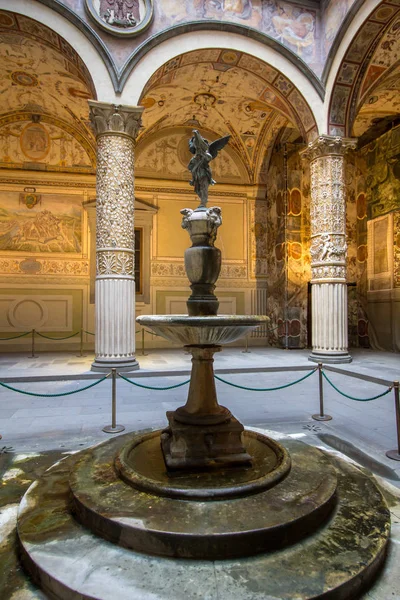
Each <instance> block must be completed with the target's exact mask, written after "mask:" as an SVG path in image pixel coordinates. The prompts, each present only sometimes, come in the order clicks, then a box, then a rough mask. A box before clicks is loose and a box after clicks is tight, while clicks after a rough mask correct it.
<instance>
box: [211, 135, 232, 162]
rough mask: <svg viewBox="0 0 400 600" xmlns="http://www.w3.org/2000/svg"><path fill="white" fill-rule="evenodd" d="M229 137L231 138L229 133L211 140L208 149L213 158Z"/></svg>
mask: <svg viewBox="0 0 400 600" xmlns="http://www.w3.org/2000/svg"><path fill="white" fill-rule="evenodd" d="M230 139H231V136H230V135H225V136H224V137H222V138H219V139H218V140H215V142H211V144H210V147H209V149H208V151H209V153H210V154H211V156H212V157H213V158H215V157H216V156H217V154H218V152H219V151H220V150H222V148H223V147H224V146H226V144H227V143H228V142H229V140H230Z"/></svg>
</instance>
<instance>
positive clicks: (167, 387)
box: [118, 373, 190, 391]
mask: <svg viewBox="0 0 400 600" xmlns="http://www.w3.org/2000/svg"><path fill="white" fill-rule="evenodd" d="M118 375H119V376H120V377H121V379H123V380H124V381H127V382H128V383H131V384H132V385H136V386H137V387H140V388H144V389H146V390H160V391H163V390H173V389H174V388H178V387H181V386H182V385H186V384H187V383H189V381H190V379H188V380H187V381H183V382H182V383H176V384H175V385H168V386H166V387H152V386H151V385H143V384H142V383H136V381H132V380H131V379H128V378H127V377H124V376H123V375H121V373H118Z"/></svg>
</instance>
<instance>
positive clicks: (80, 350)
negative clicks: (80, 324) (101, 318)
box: [77, 329, 83, 356]
mask: <svg viewBox="0 0 400 600" xmlns="http://www.w3.org/2000/svg"><path fill="white" fill-rule="evenodd" d="M77 356H83V329H81V341H80V345H79V354H77Z"/></svg>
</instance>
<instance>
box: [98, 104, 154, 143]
mask: <svg viewBox="0 0 400 600" xmlns="http://www.w3.org/2000/svg"><path fill="white" fill-rule="evenodd" d="M88 104H89V108H90V121H91V123H92V126H93V129H94V132H95V134H96V137H98V136H99V135H103V134H123V135H127V136H129V137H131V138H133V139H134V140H135V139H136V136H137V134H138V132H139V129H140V127H141V126H142V112H143V111H144V107H143V106H124V105H122V104H108V103H107V102H97V101H96V100H88Z"/></svg>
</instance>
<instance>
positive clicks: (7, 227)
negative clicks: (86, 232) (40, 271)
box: [0, 192, 82, 254]
mask: <svg viewBox="0 0 400 600" xmlns="http://www.w3.org/2000/svg"><path fill="white" fill-rule="evenodd" d="M27 196H29V194H17V193H15V192H0V251H2V252H10V251H11V252H23V253H28V254H30V253H35V254H37V253H39V254H47V253H53V252H58V253H80V252H81V250H82V199H81V198H79V196H72V195H71V196H58V195H51V194H46V195H44V194H43V195H40V196H39V198H38V199H37V200H38V201H37V202H36V203H35V204H34V205H33V206H31V207H29V206H30V204H32V203H31V202H29V200H30V198H29V197H28V198H27Z"/></svg>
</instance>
